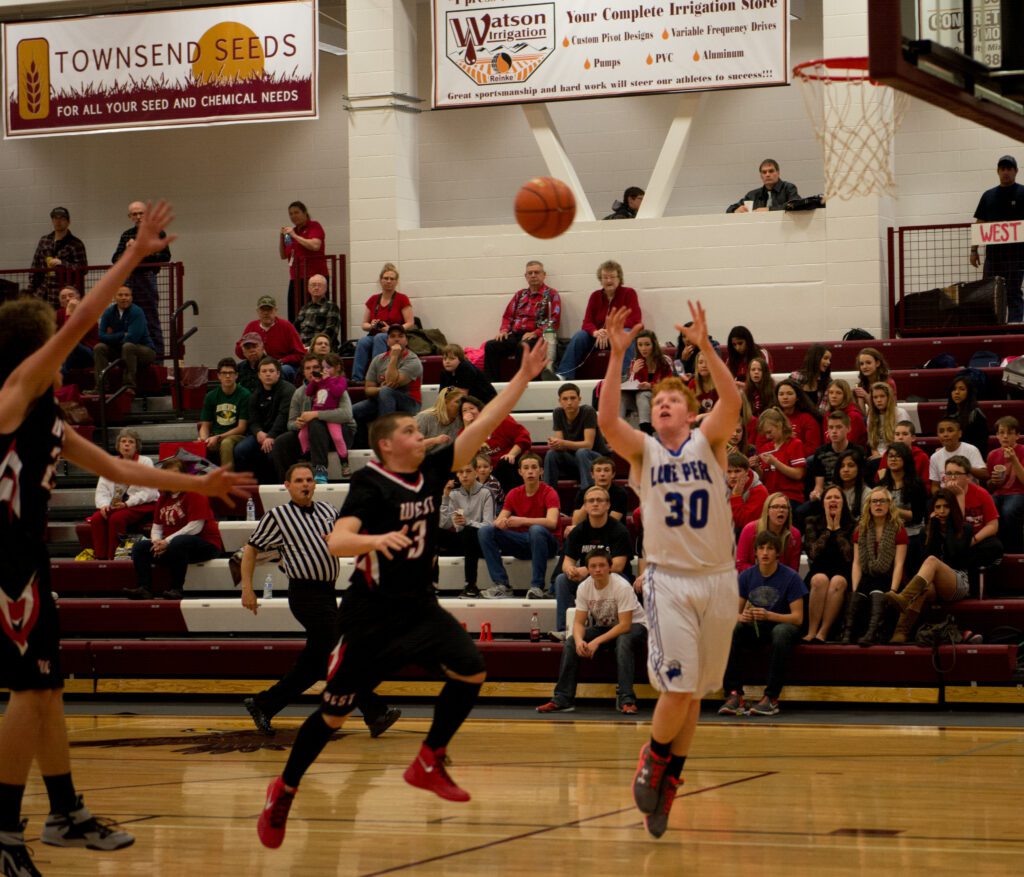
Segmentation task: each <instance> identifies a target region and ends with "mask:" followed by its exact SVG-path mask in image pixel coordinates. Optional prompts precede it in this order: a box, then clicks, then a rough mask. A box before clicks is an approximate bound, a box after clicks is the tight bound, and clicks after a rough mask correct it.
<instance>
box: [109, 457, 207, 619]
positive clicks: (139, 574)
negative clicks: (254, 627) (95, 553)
mask: <svg viewBox="0 0 1024 877" xmlns="http://www.w3.org/2000/svg"><path fill="white" fill-rule="evenodd" d="M161 465H162V466H163V467H164V468H165V469H170V470H172V471H175V472H183V471H184V468H185V467H184V464H183V463H182V462H181V460H178V459H175V458H173V457H172V458H171V459H169V460H164V461H162V463H161ZM223 551H224V543H223V542H221V539H220V528H219V527H218V526H217V521H216V520H215V519H214V517H213V510H212V509H211V508H210V501H209V500H208V499H207V498H206V497H205V496H201V495H200V494H198V493H185V492H183V491H177V492H175V493H169V492H167V491H165V490H164V491H161V492H160V499H159V500H157V504H156V511H155V512H154V513H153V530H152V532H151V534H150V538H149V539H141V540H139V541H138V542H136V543H135V545H134V546H133V547H132V564H133V565H134V566H135V581H136V582H137V583H138V587H137V588H131V589H127V591H126V596H127V597H130V598H131V599H133V600H151V599H153V592H152V581H153V566H154V565H159V566H165V567H167V570H168V572H169V573H170V577H171V585H170V587H169V588H168V589H167V590H166V591H164V593H163V594H162V595H161V596H162V597H163V598H164V599H166V600H180V599H181V597H182V588H184V586H185V574H186V573H187V572H188V565H189V564H190V563H205V562H206V561H207V560H213V558H215V557H217V556H218V555H220V554H221V553H222V552H223Z"/></svg>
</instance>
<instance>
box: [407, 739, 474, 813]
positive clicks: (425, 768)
mask: <svg viewBox="0 0 1024 877" xmlns="http://www.w3.org/2000/svg"><path fill="white" fill-rule="evenodd" d="M449 763H450V762H449V760H448V756H447V755H445V751H444V749H429V748H428V747H427V745H426V744H423V746H421V747H420V752H419V755H417V756H416V758H414V759H413V762H412V764H410V765H409V766H408V767H407V768H406V770H405V781H406V782H407V783H408V784H409V785H410V786H416V788H418V789H425V790H426V791H428V792H433V793H434V794H435V795H437V796H438V797H440V798H444V799H445V800H446V801H468V800H469V792H467V791H466V790H465V789H460V788H459V787H458V786H457V785H455V781H454V780H452V778H451V777H450V776H448V771H447V770H446V769H445V768H446V767H447V765H448V764H449Z"/></svg>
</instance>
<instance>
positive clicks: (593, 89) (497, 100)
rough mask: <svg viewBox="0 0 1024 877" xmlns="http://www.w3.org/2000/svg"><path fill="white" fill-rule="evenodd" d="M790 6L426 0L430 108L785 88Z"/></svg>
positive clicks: (753, 1)
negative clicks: (430, 30)
mask: <svg viewBox="0 0 1024 877" xmlns="http://www.w3.org/2000/svg"><path fill="white" fill-rule="evenodd" d="M788 14H789V2H788V0H707V2H693V0H549V2H525V0H433V26H434V59H433V60H434V93H433V106H434V107H435V108H447V107H473V106H484V105H488V104H515V103H528V102H531V101H553V100H567V99H574V98H586V97H616V96H619V95H627V94H650V93H659V92H670V91H707V90H710V89H716V88H746V87H750V86H754V85H785V84H787V83H788V82H789V17H788Z"/></svg>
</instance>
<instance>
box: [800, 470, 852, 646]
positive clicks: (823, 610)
mask: <svg viewBox="0 0 1024 877" xmlns="http://www.w3.org/2000/svg"><path fill="white" fill-rule="evenodd" d="M821 508H822V512H821V514H820V515H811V516H810V517H808V518H807V522H806V525H805V532H804V548H805V549H806V551H807V559H808V560H809V561H810V565H811V570H810V573H809V574H808V576H807V584H808V586H809V587H810V592H811V595H810V598H809V599H808V604H807V619H808V620H807V636H805V637H804V642H809V643H813V642H819V643H823V642H826V641H827V640H828V632H829V630H830V629H831V627H832V625H833V623H834V622H835V620H836V618H838V617H839V612H840V610H841V609H842V608H843V601H844V600H845V599H846V590H847V588H849V586H850V570H851V567H852V565H853V517H852V516H851V515H850V509H849V506H847V504H846V499H845V497H844V496H843V491H842V490H841V489H840V488H839V487H838V486H837V485H835V484H829V485H826V487H825V491H824V493H823V494H822V496H821Z"/></svg>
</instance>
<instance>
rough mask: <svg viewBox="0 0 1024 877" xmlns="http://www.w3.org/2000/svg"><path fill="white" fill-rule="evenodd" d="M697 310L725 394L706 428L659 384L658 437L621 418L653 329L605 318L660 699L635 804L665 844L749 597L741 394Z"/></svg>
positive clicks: (654, 403) (606, 389) (685, 402)
mask: <svg viewBox="0 0 1024 877" xmlns="http://www.w3.org/2000/svg"><path fill="white" fill-rule="evenodd" d="M690 313H691V315H692V317H693V323H692V324H691V325H690V326H689V327H685V326H676V328H677V329H678V330H679V332H680V334H681V335H682V336H683V338H684V339H686V341H687V342H688V343H689V344H692V345H694V346H695V347H697V348H699V349H700V351H701V352H702V353H703V354H704V356H705V358H706V359H707V362H708V366H709V368H710V369H711V375H712V377H713V378H714V380H715V386H716V387H717V388H718V392H719V398H718V401H717V402H716V403H715V405H714V407H713V408H712V409H711V412H710V413H709V414H708V415H707V416H706V417H705V418H704V420H703V421H702V422H701V425H700V429H695V428H693V422H694V420H695V419H696V416H697V414H698V412H699V410H700V409H699V406H698V404H697V399H696V397H695V396H694V394H693V392H692V391H691V390H690V389H689V388H687V387H686V386H685V385H684V384H683V382H682V381H681V380H679V379H678V378H666V379H665V380H663V381H661V382H659V383H658V384H656V385H655V386H654V388H653V389H652V396H651V426H652V427H653V428H654V432H655V434H654V435H653V436H649V435H645V434H644V433H642V432H640V431H639V430H636V429H633V428H632V427H630V426H629V424H627V423H626V421H624V420H622V419H621V418H620V417H619V396H620V384H621V382H620V377H619V376H620V375H621V374H622V358H623V356H624V354H625V352H626V350H627V349H628V348H629V345H630V344H631V343H632V342H633V341H634V340H635V338H636V336H637V334H638V333H639V332H640V330H641V329H642V328H643V327H642V326H634V327H633V328H632V329H631V330H629V331H626V329H625V322H626V319H627V318H628V316H629V311H628V310H626V309H619V310H615V311H612V312H611V313H610V314H609V315H608V319H607V321H606V323H605V328H607V329H608V338H609V341H610V342H611V357H610V358H609V360H608V373H607V374H606V375H605V379H604V385H603V386H602V389H601V401H600V405H599V408H598V426H599V427H600V430H601V433H602V434H603V435H604V436H605V438H606V439H607V440H608V443H609V444H610V445H611V446H612V448H614V450H615V452H616V453H617V454H619V456H621V457H623V458H624V459H626V460H628V461H629V464H630V482H631V483H632V484H633V487H634V488H635V489H636V491H637V492H638V493H639V495H640V506H641V508H642V510H643V521H644V556H645V558H646V560H647V568H646V570H645V571H644V580H643V597H644V610H645V612H646V613H647V622H648V627H649V630H650V637H649V645H648V674H649V675H650V678H651V684H652V685H654V687H655V688H657V689H658V692H659V695H658V704H657V706H656V707H655V709H654V718H653V719H652V721H651V740H650V742H649V743H647V744H645V745H644V747H643V749H642V750H641V751H640V763H639V765H638V766H637V771H636V775H635V777H634V779H633V798H634V800H635V801H636V805H637V807H638V808H639V809H640V811H641V812H642V813H643V814H644V824H645V825H646V827H647V830H648V832H650V834H652V835H653V836H654V837H661V836H662V835H663V834H664V833H665V829H666V828H667V827H668V814H669V811H670V810H671V808H672V801H673V800H674V799H675V795H676V789H677V787H678V786H679V785H680V784H681V782H682V780H681V779H680V773H681V772H682V769H683V764H684V762H685V761H686V756H687V753H688V752H689V751H690V744H691V742H692V741H693V735H694V732H695V731H696V730H697V719H698V717H699V716H700V701H701V698H702V697H703V696H704V695H706V694H710V693H711V692H713V691H716V690H717V689H719V688H721V685H722V677H723V675H724V674H725V667H726V663H727V662H728V660H729V648H730V645H731V643H732V630H733V627H734V626H735V624H736V601H737V599H738V596H739V585H738V581H737V577H736V566H735V545H734V541H733V525H732V514H731V512H730V509H729V498H728V488H727V485H726V481H725V469H726V450H725V444H726V440H727V439H728V438H729V437H730V436H731V435H732V433H733V431H734V430H735V428H736V422H737V420H738V419H739V416H740V394H739V390H737V388H736V383H735V381H733V377H732V375H731V374H730V373H729V369H728V368H727V367H726V365H725V363H724V362H723V361H722V359H721V357H719V355H718V353H717V351H715V349H714V348H713V347H712V346H711V342H710V340H709V339H708V330H707V321H706V318H705V315H704V308H703V307H701V305H700V302H697V304H696V305H694V304H693V303H692V302H690Z"/></svg>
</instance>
